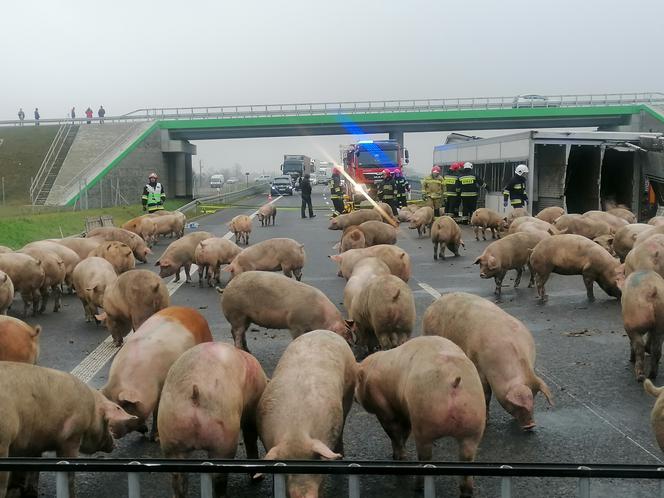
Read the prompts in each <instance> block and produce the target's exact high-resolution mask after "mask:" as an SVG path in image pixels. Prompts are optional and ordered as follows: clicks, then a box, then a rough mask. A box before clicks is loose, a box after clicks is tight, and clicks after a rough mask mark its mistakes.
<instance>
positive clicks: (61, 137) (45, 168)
mask: <svg viewBox="0 0 664 498" xmlns="http://www.w3.org/2000/svg"><path fill="white" fill-rule="evenodd" d="M71 126H72V125H71V124H63V125H60V128H59V129H58V131H57V133H56V134H55V137H54V138H53V141H52V142H51V145H50V146H49V148H48V150H47V151H46V155H45V156H44V160H43V161H42V163H41V166H40V167H39V169H38V170H37V174H36V175H35V177H34V178H33V180H32V182H31V183H30V202H31V203H32V204H34V203H35V200H36V199H37V196H38V195H39V192H40V191H41V189H42V187H43V186H44V184H45V183H46V177H47V176H48V174H49V173H50V171H51V169H52V168H53V165H54V164H55V160H56V159H57V157H58V154H59V153H60V150H61V149H62V146H63V145H64V143H65V140H66V139H67V135H68V133H69V130H70V128H71ZM56 149H57V151H56Z"/></svg>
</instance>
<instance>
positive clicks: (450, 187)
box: [443, 163, 461, 217]
mask: <svg viewBox="0 0 664 498" xmlns="http://www.w3.org/2000/svg"><path fill="white" fill-rule="evenodd" d="M460 166H461V164H460V163H452V164H451V165H450V167H449V169H448V170H447V174H446V175H445V176H443V185H444V186H445V192H444V193H443V196H444V198H445V199H444V200H445V213H447V214H449V215H450V216H452V217H457V216H459V202H460V200H461V199H460V198H459V189H458V187H457V180H458V179H459V167H460Z"/></svg>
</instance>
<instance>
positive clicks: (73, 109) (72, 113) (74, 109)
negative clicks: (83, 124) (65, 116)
mask: <svg viewBox="0 0 664 498" xmlns="http://www.w3.org/2000/svg"><path fill="white" fill-rule="evenodd" d="M69 115H70V116H71V124H74V120H75V119H76V107H72V108H71V111H69Z"/></svg>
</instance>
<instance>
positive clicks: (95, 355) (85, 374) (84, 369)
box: [70, 195, 283, 383]
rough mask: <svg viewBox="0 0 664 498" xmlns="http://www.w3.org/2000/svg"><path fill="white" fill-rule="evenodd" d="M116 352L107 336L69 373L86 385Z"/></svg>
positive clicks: (172, 289) (171, 285)
mask: <svg viewBox="0 0 664 498" xmlns="http://www.w3.org/2000/svg"><path fill="white" fill-rule="evenodd" d="M282 197H283V196H281V195H280V196H279V197H275V198H274V199H272V200H271V201H270V202H269V203H268V204H273V203H275V202H277V201H278V200H279V199H281V198H282ZM257 214H258V210H256V211H254V212H253V213H252V214H250V215H249V217H250V218H252V219H253V218H255V217H256V215H257ZM231 237H233V232H228V233H227V234H225V235H224V237H223V238H224V239H227V240H228V239H230V238H231ZM196 270H198V266H196V265H191V268H190V270H189V274H190V275H193V274H194V273H196ZM184 283H185V279H184V278H181V279H180V281H179V282H176V281H175V277H173V279H172V280H171V281H170V282H168V283H167V284H166V288H167V289H168V295H169V296H172V295H173V294H175V293H176V292H177V290H178V289H179V288H180V287H181V286H182V284H184ZM133 333H134V332H133V330H132V331H130V332H129V334H127V337H129V336H130V335H131V334H133ZM117 352H118V348H117V347H115V345H114V344H113V338H112V337H111V336H110V335H109V336H108V337H107V338H106V339H104V340H103V341H102V342H101V343H100V344H99V345H98V346H97V347H96V348H95V349H94V350H93V351H92V352H91V353H90V354H88V355H87V356H86V357H85V358H83V361H81V363H79V364H78V365H76V366H75V367H74V369H73V370H72V371H71V372H70V373H71V374H72V375H73V376H74V377H76V378H78V379H80V380H81V381H83V382H85V383H88V382H90V381H91V380H92V379H93V378H94V376H95V375H97V373H98V372H99V371H100V370H101V369H102V368H104V365H106V363H107V362H108V361H109V360H110V359H111V358H113V356H115V353H117Z"/></svg>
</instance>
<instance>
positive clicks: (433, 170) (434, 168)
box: [431, 166, 440, 174]
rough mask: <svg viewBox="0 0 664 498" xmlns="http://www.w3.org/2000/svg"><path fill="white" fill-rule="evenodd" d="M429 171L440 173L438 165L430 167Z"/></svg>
mask: <svg viewBox="0 0 664 498" xmlns="http://www.w3.org/2000/svg"><path fill="white" fill-rule="evenodd" d="M431 173H432V174H433V173H440V167H439V166H434V167H433V168H431Z"/></svg>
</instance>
